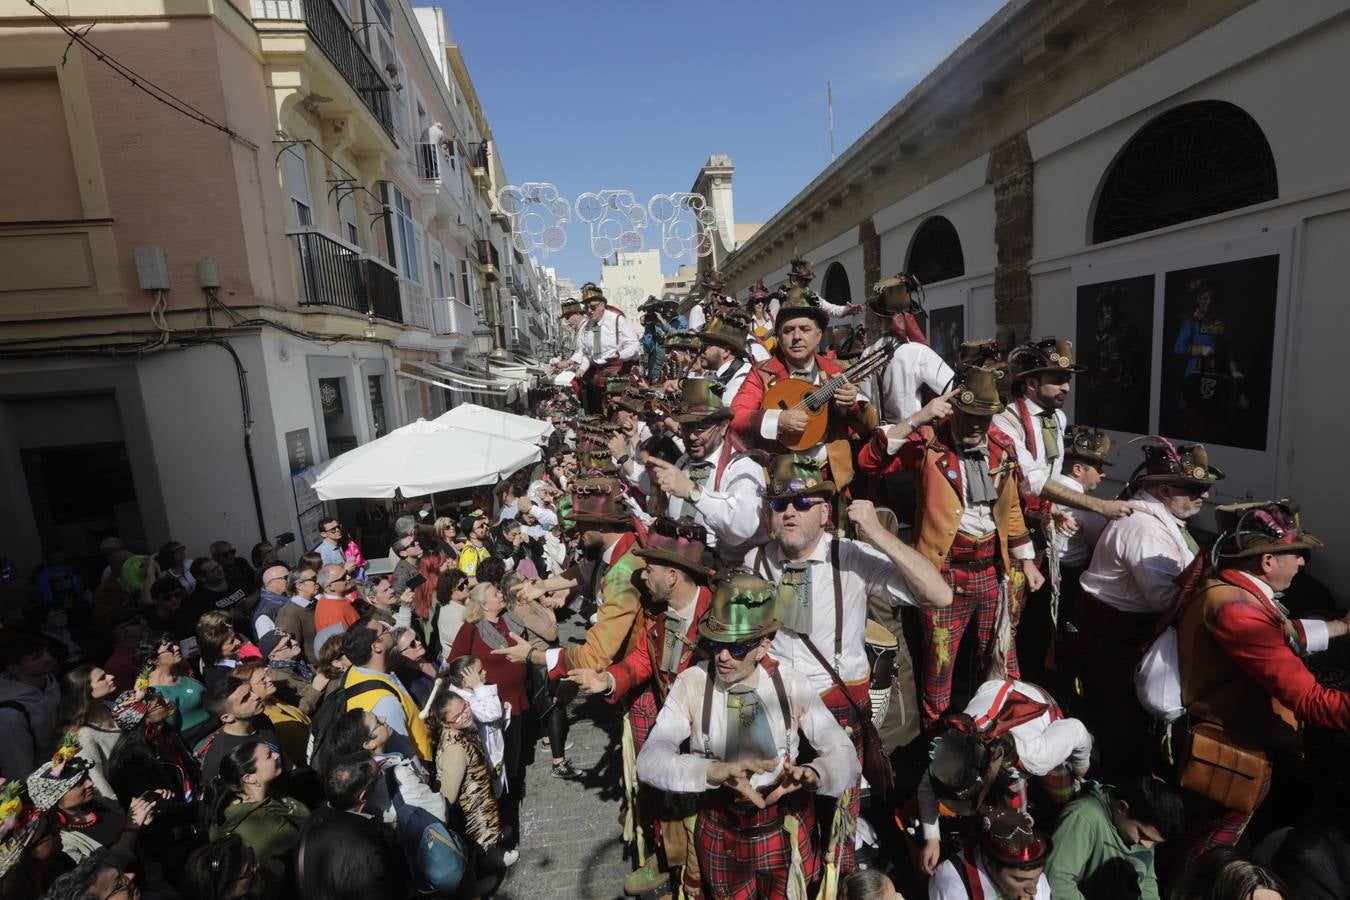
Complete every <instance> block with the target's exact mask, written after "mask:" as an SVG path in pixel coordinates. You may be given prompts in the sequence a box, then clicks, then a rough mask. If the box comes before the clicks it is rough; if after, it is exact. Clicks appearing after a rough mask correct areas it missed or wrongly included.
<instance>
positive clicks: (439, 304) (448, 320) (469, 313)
mask: <svg viewBox="0 0 1350 900" xmlns="http://www.w3.org/2000/svg"><path fill="white" fill-rule="evenodd" d="M429 302H430V304H431V330H432V332H433V333H434V334H444V335H460V336H462V337H464V338H467V339H472V338H473V330H474V328H475V327H476V326H477V324H478V321H477V317H476V316H474V314H473V307H471V306H469V304H467V303H461V302H459V301H458V300H456V299H455V298H454V297H433V298H432V299H431V300H430V301H429Z"/></svg>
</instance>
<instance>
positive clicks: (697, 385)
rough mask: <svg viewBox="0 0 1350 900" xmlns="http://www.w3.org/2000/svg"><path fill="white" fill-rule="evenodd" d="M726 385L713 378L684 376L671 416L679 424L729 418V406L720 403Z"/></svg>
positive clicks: (730, 413)
mask: <svg viewBox="0 0 1350 900" xmlns="http://www.w3.org/2000/svg"><path fill="white" fill-rule="evenodd" d="M725 390H726V385H724V384H722V382H720V381H717V380H716V379H714V378H686V379H684V380H683V381H681V382H680V399H679V402H678V404H677V405H676V407H675V415H674V416H673V418H674V419H675V421H676V422H679V423H680V424H681V425H690V424H692V423H694V422H704V421H709V422H712V421H721V420H723V419H730V418H731V416H732V411H731V407H730V406H724V405H723V404H722V393H723V392H724V391H725Z"/></svg>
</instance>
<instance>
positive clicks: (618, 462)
mask: <svg viewBox="0 0 1350 900" xmlns="http://www.w3.org/2000/svg"><path fill="white" fill-rule="evenodd" d="M631 458H632V457H630V456H629V455H628V454H627V453H625V454H624V455H623V456H620V457H619V458H618V459H616V460H614V464H615V465H617V466H619V467H620V468H622V467H623V465H624V464H625V463H627V462H628V460H629V459H631Z"/></svg>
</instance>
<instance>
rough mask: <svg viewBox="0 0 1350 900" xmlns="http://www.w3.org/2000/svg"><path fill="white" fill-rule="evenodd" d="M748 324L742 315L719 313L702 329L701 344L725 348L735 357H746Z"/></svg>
mask: <svg viewBox="0 0 1350 900" xmlns="http://www.w3.org/2000/svg"><path fill="white" fill-rule="evenodd" d="M749 325H750V323H749V322H748V321H746V320H745V318H744V314H743V313H742V314H740V315H736V314H733V313H730V312H727V313H719V314H718V315H715V316H713V317H712V319H710V320H709V321H708V324H707V325H706V326H705V327H704V329H703V343H705V344H716V345H717V346H719V347H725V348H726V349H727V350H730V351H731V352H732V353H735V354H736V355H737V356H740V357H744V356H745V355H746V350H745V341H746V337H747V334H748V329H749Z"/></svg>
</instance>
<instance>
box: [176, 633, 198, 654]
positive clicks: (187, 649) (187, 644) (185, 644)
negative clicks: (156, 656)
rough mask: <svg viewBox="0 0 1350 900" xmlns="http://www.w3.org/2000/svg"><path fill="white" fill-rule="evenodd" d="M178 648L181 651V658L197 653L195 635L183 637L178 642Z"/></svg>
mask: <svg viewBox="0 0 1350 900" xmlns="http://www.w3.org/2000/svg"><path fill="white" fill-rule="evenodd" d="M178 649H179V650H181V651H183V658H184V659H187V658H188V657H189V656H196V655H197V639H196V638H195V637H185V638H183V639H182V640H181V641H179V642H178Z"/></svg>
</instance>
